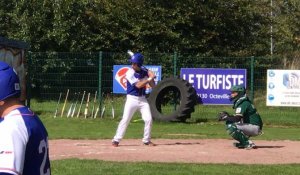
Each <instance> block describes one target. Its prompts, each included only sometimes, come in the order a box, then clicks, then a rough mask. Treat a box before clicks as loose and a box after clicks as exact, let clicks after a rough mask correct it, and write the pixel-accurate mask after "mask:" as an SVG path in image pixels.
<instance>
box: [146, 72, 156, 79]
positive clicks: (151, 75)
mask: <svg viewBox="0 0 300 175" xmlns="http://www.w3.org/2000/svg"><path fill="white" fill-rule="evenodd" d="M148 77H149V78H152V79H155V78H156V76H155V74H154V72H152V71H151V70H148Z"/></svg>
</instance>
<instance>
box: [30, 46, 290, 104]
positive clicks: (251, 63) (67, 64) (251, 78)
mask: <svg viewBox="0 0 300 175" xmlns="http://www.w3.org/2000/svg"><path fill="white" fill-rule="evenodd" d="M143 54H144V57H145V61H144V64H147V65H161V66H162V79H164V78H166V77H169V76H179V75H180V68H239V69H247V81H248V82H247V86H248V87H247V89H248V94H249V96H250V98H251V99H252V100H254V101H255V99H256V98H258V97H259V98H260V99H262V96H264V97H265V95H266V94H265V93H266V76H267V75H266V74H267V69H288V67H287V66H288V65H287V64H283V63H282V61H283V59H282V58H276V57H272V58H271V57H268V58H263V57H203V56H201V55H197V54H188V53H187V54H182V53H176V52H175V53H143ZM128 59H129V57H128V55H127V53H125V52H123V53H111V52H101V51H100V52H93V53H84V52H82V53H52V52H42V53H38V52H29V53H27V63H28V64H27V66H28V76H27V77H28V80H27V82H28V87H27V88H28V97H30V98H37V99H40V100H57V98H58V97H59V95H60V93H62V92H63V93H65V92H66V91H67V89H69V90H70V93H74V94H73V95H72V94H70V95H71V98H73V99H75V98H77V97H76V94H75V93H76V92H83V91H86V92H91V94H95V92H96V91H97V94H98V96H99V97H98V99H101V94H109V93H111V92H112V88H113V66H114V65H123V64H129V62H128ZM72 96H73V97H72Z"/></svg>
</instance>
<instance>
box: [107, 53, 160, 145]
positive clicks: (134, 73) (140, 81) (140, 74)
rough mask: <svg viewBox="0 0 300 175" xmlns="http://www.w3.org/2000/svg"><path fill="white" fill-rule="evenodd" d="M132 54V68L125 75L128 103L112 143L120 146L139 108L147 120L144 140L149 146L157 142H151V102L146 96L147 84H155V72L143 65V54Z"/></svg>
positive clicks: (145, 120) (152, 85)
mask: <svg viewBox="0 0 300 175" xmlns="http://www.w3.org/2000/svg"><path fill="white" fill-rule="evenodd" d="M130 55H131V58H130V62H131V69H129V70H128V71H127V72H126V75H125V78H126V80H127V95H126V103H125V106H124V111H123V117H122V120H121V121H120V123H119V125H118V129H117V132H116V135H115V136H114V138H113V140H112V145H113V146H114V147H117V146H119V143H120V141H121V140H122V138H123V136H124V134H125V132H126V128H127V126H128V124H129V122H130V120H131V118H132V116H133V114H134V113H135V112H136V110H139V111H140V112H141V115H142V119H143V120H144V122H145V126H144V137H143V140H142V142H143V144H144V145H147V146H155V144H154V143H152V142H151V128H152V116H151V111H150V106H149V103H148V101H147V99H146V97H145V95H146V94H145V90H146V85H147V84H149V85H150V86H151V87H154V86H155V82H154V79H155V74H154V73H153V72H152V71H151V70H148V69H146V68H143V67H142V65H143V61H144V58H143V55H142V54H140V53H135V54H133V53H132V54H130Z"/></svg>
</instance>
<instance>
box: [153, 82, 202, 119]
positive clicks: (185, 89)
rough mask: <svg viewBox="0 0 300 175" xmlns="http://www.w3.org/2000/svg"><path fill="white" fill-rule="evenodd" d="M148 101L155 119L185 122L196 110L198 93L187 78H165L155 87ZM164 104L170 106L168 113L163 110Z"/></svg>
mask: <svg viewBox="0 0 300 175" xmlns="http://www.w3.org/2000/svg"><path fill="white" fill-rule="evenodd" d="M148 101H149V104H150V108H151V113H152V117H153V119H154V120H156V121H166V122H170V121H174V122H185V121H186V119H188V118H190V117H191V113H192V112H194V111H195V108H194V107H195V105H196V104H197V93H196V91H195V89H194V88H193V87H192V85H191V84H190V83H189V82H187V81H186V80H183V79H179V78H173V77H172V78H165V79H163V80H162V81H160V82H159V83H158V84H157V85H156V86H155V87H154V88H153V90H152V92H151V93H150V95H149V98H148ZM164 106H169V110H167V111H168V112H167V113H165V112H163V111H162V108H164ZM171 108H172V109H171Z"/></svg>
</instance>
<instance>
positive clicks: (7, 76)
mask: <svg viewBox="0 0 300 175" xmlns="http://www.w3.org/2000/svg"><path fill="white" fill-rule="evenodd" d="M20 93H21V89H20V80H19V77H18V75H17V74H16V72H15V71H14V69H13V68H12V67H10V66H9V65H8V64H7V63H5V62H3V61H0V101H3V100H5V99H7V98H8V97H11V96H15V95H20Z"/></svg>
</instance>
